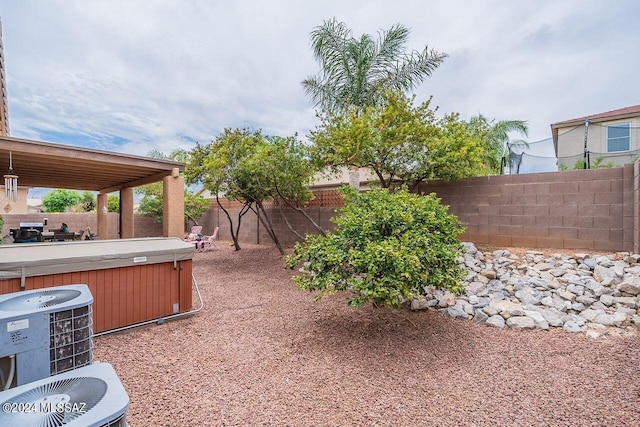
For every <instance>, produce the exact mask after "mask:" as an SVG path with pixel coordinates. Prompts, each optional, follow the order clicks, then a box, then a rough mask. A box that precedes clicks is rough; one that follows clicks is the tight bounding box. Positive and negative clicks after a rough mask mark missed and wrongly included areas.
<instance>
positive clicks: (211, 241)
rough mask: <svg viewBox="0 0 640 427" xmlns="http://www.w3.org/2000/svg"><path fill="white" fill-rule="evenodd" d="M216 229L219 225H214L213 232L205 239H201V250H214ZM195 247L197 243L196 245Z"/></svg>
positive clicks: (218, 228) (216, 235)
mask: <svg viewBox="0 0 640 427" xmlns="http://www.w3.org/2000/svg"><path fill="white" fill-rule="evenodd" d="M218 230H220V227H216V228H214V230H213V234H212V235H211V236H209V237H207V238H206V239H205V238H203V240H202V242H203V243H202V252H204V251H215V250H216V249H217V248H216V244H215V241H216V240H217V239H218ZM196 248H197V245H196Z"/></svg>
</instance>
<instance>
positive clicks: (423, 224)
mask: <svg viewBox="0 0 640 427" xmlns="http://www.w3.org/2000/svg"><path fill="white" fill-rule="evenodd" d="M340 191H341V194H342V197H343V199H344V200H345V206H344V207H343V208H341V209H340V210H339V213H338V216H337V217H335V218H334V219H332V221H333V222H334V223H335V224H336V229H335V231H334V232H331V233H327V235H326V236H320V235H307V237H306V239H305V241H304V243H303V244H299V243H298V244H296V246H295V249H294V252H293V255H291V256H289V257H287V258H286V265H287V267H289V268H292V269H293V268H295V267H297V266H299V265H301V264H302V265H303V267H302V268H301V274H300V275H298V276H296V277H295V278H294V280H295V282H296V285H297V286H298V288H300V289H302V290H309V291H312V292H313V291H319V292H320V294H318V295H317V296H316V300H318V299H320V298H321V297H322V296H323V295H325V294H332V293H336V292H340V291H351V292H352V293H353V295H354V296H353V297H350V298H347V302H348V304H349V305H352V306H356V307H359V306H361V305H362V304H364V303H366V302H368V301H372V302H373V303H374V304H375V305H376V306H381V305H389V306H396V307H397V306H399V305H400V304H402V302H403V301H405V300H410V299H412V298H414V297H418V296H420V295H424V294H425V293H426V289H427V288H428V287H431V286H433V287H436V288H444V289H448V290H450V291H452V292H454V293H461V292H462V291H463V289H464V288H463V285H462V283H461V280H460V279H461V276H462V269H461V267H460V266H459V264H458V257H459V256H460V255H461V254H462V244H461V243H460V241H459V240H458V236H459V235H460V234H461V233H462V232H463V228H462V227H461V225H460V222H459V220H458V218H457V217H455V216H454V215H451V214H448V213H447V209H448V206H443V205H441V204H440V200H439V199H438V198H437V197H435V195H434V194H431V195H428V196H419V195H416V194H412V193H409V192H408V191H407V189H406V188H401V189H399V190H397V191H396V192H394V193H392V192H389V191H388V190H387V189H380V190H373V191H370V192H368V193H358V192H357V191H355V190H353V189H351V188H348V187H344V188H342V189H341V190H340Z"/></svg>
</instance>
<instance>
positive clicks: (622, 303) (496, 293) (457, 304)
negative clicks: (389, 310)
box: [410, 243, 640, 338]
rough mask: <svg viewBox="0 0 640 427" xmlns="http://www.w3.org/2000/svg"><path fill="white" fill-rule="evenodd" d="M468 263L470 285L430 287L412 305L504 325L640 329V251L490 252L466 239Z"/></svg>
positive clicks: (600, 332)
mask: <svg viewBox="0 0 640 427" xmlns="http://www.w3.org/2000/svg"><path fill="white" fill-rule="evenodd" d="M464 246H465V248H466V253H465V254H464V256H462V257H460V265H461V266H462V268H464V269H466V271H467V274H466V279H465V281H466V293H465V294H464V295H460V296H456V295H453V294H451V293H450V292H448V291H442V290H437V289H433V288H429V289H428V291H427V295H425V296H423V297H420V299H415V300H413V301H411V304H410V306H411V309H412V310H424V309H429V308H434V309H437V310H441V311H444V312H445V313H447V314H449V315H450V316H452V317H457V318H461V319H469V320H471V319H473V321H474V322H476V323H484V324H487V325H489V326H493V327H497V328H504V327H505V326H507V327H509V328H512V329H517V330H523V329H542V330H547V329H549V328H563V329H564V330H565V331H567V332H571V333H579V332H583V333H586V334H587V336H589V337H592V338H597V337H603V336H607V334H608V332H609V330H610V329H611V328H618V329H623V330H628V331H637V330H639V329H640V264H639V263H640V255H638V254H629V253H617V254H611V255H609V256H591V255H589V254H584V253H575V254H573V255H564V254H553V255H551V256H549V257H545V255H544V253H542V252H540V251H527V252H526V254H525V256H524V257H518V256H516V255H514V254H511V253H510V252H509V251H508V250H496V251H493V252H482V251H480V250H478V249H477V248H476V247H475V245H473V244H472V243H464Z"/></svg>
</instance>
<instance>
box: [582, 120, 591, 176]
mask: <svg viewBox="0 0 640 427" xmlns="http://www.w3.org/2000/svg"><path fill="white" fill-rule="evenodd" d="M588 135H589V119H585V120H584V154H583V157H582V161H583V163H584V169H589V168H590V165H589V159H588V157H587V136H588Z"/></svg>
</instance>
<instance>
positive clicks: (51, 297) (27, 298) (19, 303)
mask: <svg viewBox="0 0 640 427" xmlns="http://www.w3.org/2000/svg"><path fill="white" fill-rule="evenodd" d="M80 293H81V292H80V291H77V290H75V289H43V290H42V291H38V292H29V293H28V294H26V295H18V296H15V297H13V298H9V299H7V300H4V301H1V302H0V310H5V311H27V310H39V309H43V308H47V307H53V306H56V305H58V304H62V303H65V302H67V301H71V300H72V299H74V298H77V297H78V296H79V295H80Z"/></svg>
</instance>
